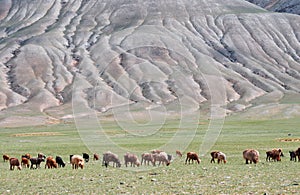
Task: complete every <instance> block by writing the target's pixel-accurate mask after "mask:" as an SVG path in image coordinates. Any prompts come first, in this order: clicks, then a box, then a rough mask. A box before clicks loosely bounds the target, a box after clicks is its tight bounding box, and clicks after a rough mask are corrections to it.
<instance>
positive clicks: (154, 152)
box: [150, 149, 162, 154]
mask: <svg viewBox="0 0 300 195" xmlns="http://www.w3.org/2000/svg"><path fill="white" fill-rule="evenodd" d="M150 152H151V154H159V153H161V152H162V150H157V149H156V150H151V151H150Z"/></svg>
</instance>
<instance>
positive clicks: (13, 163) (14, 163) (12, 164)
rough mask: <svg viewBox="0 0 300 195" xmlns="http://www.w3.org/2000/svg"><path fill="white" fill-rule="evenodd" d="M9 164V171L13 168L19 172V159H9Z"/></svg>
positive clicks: (20, 167)
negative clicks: (16, 168)
mask: <svg viewBox="0 0 300 195" xmlns="http://www.w3.org/2000/svg"><path fill="white" fill-rule="evenodd" d="M9 164H10V168H9V169H10V170H14V169H15V166H17V167H18V170H21V169H22V166H21V164H20V162H19V159H17V158H10V159H9Z"/></svg>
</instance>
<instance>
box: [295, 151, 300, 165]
mask: <svg viewBox="0 0 300 195" xmlns="http://www.w3.org/2000/svg"><path fill="white" fill-rule="evenodd" d="M295 154H296V156H298V162H300V148H298V149H297V150H296V151H295Z"/></svg>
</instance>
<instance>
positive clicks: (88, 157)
mask: <svg viewBox="0 0 300 195" xmlns="http://www.w3.org/2000/svg"><path fill="white" fill-rule="evenodd" d="M82 157H83V158H84V160H85V162H89V160H90V155H89V154H88V153H82Z"/></svg>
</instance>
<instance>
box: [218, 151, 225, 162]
mask: <svg viewBox="0 0 300 195" xmlns="http://www.w3.org/2000/svg"><path fill="white" fill-rule="evenodd" d="M217 159H218V164H219V163H222V162H223V163H224V164H226V162H227V160H226V155H225V154H224V153H223V152H218V153H217Z"/></svg>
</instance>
